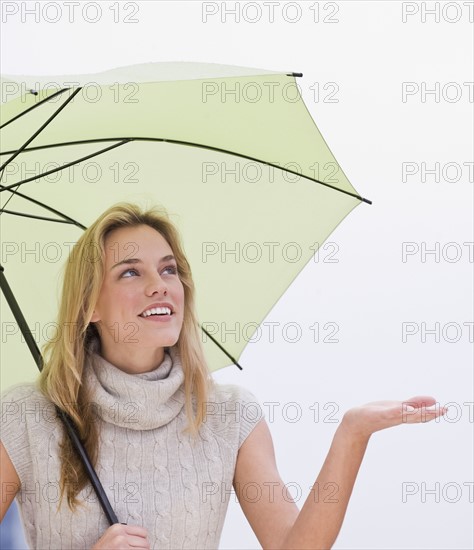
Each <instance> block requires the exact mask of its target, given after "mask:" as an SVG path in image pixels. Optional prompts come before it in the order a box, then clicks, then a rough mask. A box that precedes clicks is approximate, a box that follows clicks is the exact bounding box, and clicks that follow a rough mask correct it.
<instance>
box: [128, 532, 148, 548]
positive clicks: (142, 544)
mask: <svg viewBox="0 0 474 550" xmlns="http://www.w3.org/2000/svg"><path fill="white" fill-rule="evenodd" d="M127 542H128V545H129V546H130V547H131V548H144V549H145V550H149V548H150V544H149V543H148V540H147V539H146V538H145V537H136V536H134V535H132V536H130V537H128V538H127Z"/></svg>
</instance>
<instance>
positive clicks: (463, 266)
mask: <svg viewBox="0 0 474 550" xmlns="http://www.w3.org/2000/svg"><path fill="white" fill-rule="evenodd" d="M76 3H77V4H78V6H76V7H75V8H74V13H73V15H70V14H71V13H72V9H73V7H72V6H69V7H68V4H72V3H71V2H41V3H39V2H38V3H37V4H38V7H36V8H35V3H33V2H26V3H24V2H6V1H4V2H2V38H1V71H2V73H7V74H14V73H17V74H49V75H54V74H68V73H71V74H81V73H92V72H100V71H103V70H106V69H109V68H113V67H117V66H122V65H128V64H133V63H141V62H149V61H199V62H211V63H221V64H233V65H241V66H249V67H258V68H263V69H276V70H284V71H298V72H299V71H301V72H303V74H304V76H303V78H301V79H299V80H298V82H299V83H300V85H301V88H302V93H303V96H304V98H305V101H306V103H307V106H308V109H309V110H310V112H311V114H312V116H313V118H314V119H315V121H316V123H317V124H318V126H319V128H320V130H321V132H322V134H323V135H324V137H325V139H326V141H327V142H328V144H329V146H330V148H331V149H332V151H333V153H334V154H335V156H336V158H337V160H338V162H339V164H340V165H341V166H342V168H343V169H344V171H345V173H346V174H347V176H348V177H349V179H350V180H351V182H352V183H353V185H354V186H355V187H356V189H357V191H358V192H359V193H360V194H361V195H362V196H364V197H367V198H369V199H371V200H372V201H373V205H372V206H369V205H366V204H361V205H360V206H359V207H358V208H356V209H355V210H354V212H353V213H352V214H351V215H349V216H348V218H346V219H345V220H344V221H343V222H342V223H341V225H340V226H339V227H338V228H337V229H336V230H335V231H334V233H333V234H332V235H331V236H330V237H329V239H328V242H330V243H334V244H332V245H330V246H328V248H326V249H323V250H321V251H320V252H319V255H318V256H317V257H316V258H315V259H316V260H318V261H315V262H311V263H310V264H308V265H307V266H306V268H305V269H304V270H303V272H302V273H301V274H300V276H299V277H298V278H297V279H296V281H295V282H294V284H293V285H292V287H291V288H290V289H289V290H288V292H287V293H286V295H285V296H284V297H283V298H282V299H281V300H280V302H279V303H278V304H277V305H276V306H275V307H274V308H273V310H272V312H271V314H270V315H269V316H268V317H267V319H266V322H267V323H269V322H275V323H279V325H276V327H277V328H276V330H275V338H274V340H273V341H270V337H269V330H268V326H269V325H268V324H267V325H264V327H265V326H266V327H267V329H266V331H265V330H264V331H263V333H262V338H261V339H260V341H258V342H256V343H253V344H249V345H248V346H247V348H246V350H245V352H244V354H243V355H242V357H241V361H240V363H241V364H242V365H243V366H244V371H243V372H239V371H238V370H237V369H236V368H235V367H233V368H232V367H229V368H227V369H224V370H223V371H221V372H218V373H216V379H217V380H218V381H221V382H229V383H238V384H241V385H243V386H246V387H247V388H249V389H250V390H251V391H252V392H254V393H255V395H256V396H257V397H258V399H259V400H260V402H261V404H262V405H263V404H264V403H269V402H273V403H277V404H276V405H274V418H270V415H269V413H270V406H269V405H263V406H264V410H265V411H266V413H267V421H268V422H269V426H270V429H271V432H272V435H273V439H274V445H275V451H276V456H277V463H278V466H279V470H280V473H281V476H282V478H283V479H284V480H285V482H287V483H288V484H290V485H291V487H292V488H291V489H290V492H292V493H293V495H294V496H295V497H296V498H298V505H299V506H300V507H301V506H302V505H303V503H304V500H305V498H306V496H307V494H308V492H309V487H310V486H311V485H312V483H313V482H314V480H315V479H316V476H317V474H318V472H319V469H320V468H321V465H322V463H323V461H324V458H325V456H326V453H327V451H328V449H329V446H330V443H331V439H332V436H333V435H334V432H335V430H336V428H337V426H338V423H339V422H340V421H341V419H342V415H343V413H344V411H346V410H347V409H348V408H350V407H353V406H356V405H359V404H363V403H365V402H368V401H373V400H379V399H400V400H406V399H408V398H410V397H411V396H414V395H420V394H421V395H432V396H434V397H435V398H436V399H437V401H438V402H439V403H440V404H441V405H445V404H448V403H450V404H451V406H450V412H449V417H450V421H447V420H445V419H443V420H441V421H439V422H437V423H435V422H432V423H430V424H426V425H416V426H414V425H410V426H408V425H402V426H399V427H397V428H393V429H391V430H386V431H384V432H379V433H376V434H374V436H373V437H372V439H371V441H370V444H369V447H368V450H367V453H366V456H365V459H364V462H363V464H362V467H361V469H360V473H359V476H358V479H357V482H356V485H355V488H354V492H353V495H352V498H351V501H350V504H349V508H348V512H347V515H346V519H345V522H344V524H343V527H342V530H341V532H340V535H339V538H338V540H337V542H336V544H335V546H334V548H339V549H368V548H373V549H375V548H377V549H402V548H403V549H414V548H417V549H418V548H419V549H469V548H473V546H474V540H473V524H472V516H471V514H472V502H473V493H474V489H473V481H474V474H473V414H474V411H473V405H472V402H473V401H474V399H473V377H472V358H473V357H472V356H473V354H472V349H473V347H472V341H473V336H472V334H473V332H472V331H473V329H472V321H473V306H472V303H473V295H472V294H473V293H472V281H471V277H472V271H473V270H472V267H473V250H472V242H473V240H474V239H473V229H472V218H473V216H472V206H473V197H472V184H473V172H472V170H473V168H472V162H473V156H472V149H473V124H472V112H473V89H472V86H473V84H472V82H473V80H474V78H473V70H472V67H473V59H472V57H473V55H472V52H473V49H472V47H473V27H472V12H473V10H474V8H473V5H472V2H457V3H456V2H437V3H435V2H418V3H414V2H405V3H404V2H398V1H393V2H357V1H354V2H348V1H339V2H319V3H318V2H274V3H273V9H274V13H273V17H271V16H270V15H271V14H270V6H269V3H268V2H267V3H265V2H263V3H259V4H258V6H257V4H256V3H255V2H240V3H237V5H236V4H235V2H228V3H227V4H224V3H221V2H215V3H213V2H208V3H201V2H180V1H175V2H157V1H147V2H121V3H117V2H115V3H113V2H101V3H100V11H101V13H99V12H98V10H97V4H96V3H94V2H85V3H84V2H80V3H79V2H76ZM436 4H437V5H438V8H437V9H438V11H439V18H438V16H437V15H436V14H434V13H429V12H428V13H426V11H425V10H432V9H434V8H436ZM318 5H319V6H318ZM206 6H207V7H206ZM15 7H16V8H18V11H17V13H13V12H14V11H15ZM235 7H236V8H237V13H238V16H239V21H236V18H237V16H236V15H235V13H234V14H232V13H230V12H229V11H227V10H230V9H233V8H235ZM25 9H26V10H31V9H33V10H36V15H35V12H33V14H30V15H28V14H27V13H26V12H25ZM317 9H319V22H316V21H315V17H316V14H317V11H316V10H317ZM205 10H208V16H207V19H205V17H204V15H203V13H204V11H205ZM213 12H215V13H213ZM259 12H260V13H259ZM408 12H410V13H411V12H414V13H412V14H411V15H410V14H408ZM404 13H405V16H404ZM69 17H71V19H72V21H69ZM94 19H96V22H92V21H93V20H94ZM114 19H115V21H114ZM125 19H129V20H130V22H128V23H127V22H125V21H124V20H125ZM271 19H273V20H271ZM404 19H405V21H404ZM437 19H439V20H438V21H437ZM133 21H136V22H133ZM403 82H410V83H413V84H412V85H411V87H412V89H413V90H415V92H414V93H413V94H412V95H408V96H406V97H405V98H403V95H402V91H403ZM316 83H319V92H320V93H319V97H318V96H317V95H316ZM328 83H335V84H328ZM448 83H450V84H448ZM464 83H471V84H464ZM447 84H448V85H447ZM446 85H447V86H446ZM325 86H326V88H325ZM436 86H438V87H439V95H438V96H436V94H434V93H431V94H427V95H423V94H422V91H423V90H426V89H431V90H433V89H436ZM335 87H336V88H337V93H336V94H335V95H333V96H332V97H328V96H329V92H330V91H331V90H334V89H335ZM416 90H418V91H416ZM458 92H459V95H458V96H456V94H457V93H458ZM335 100H336V101H335ZM403 163H412V164H411V165H410V166H411V167H412V168H413V170H414V171H417V172H416V173H415V174H413V175H409V176H406V177H404V175H403ZM422 163H425V165H424V166H426V168H427V169H433V168H434V167H435V163H439V170H440V175H439V178H436V176H435V175H433V174H432V173H428V174H422V173H421V169H422ZM467 163H471V164H470V166H471V167H470V171H469V165H468V164H467ZM404 179H405V181H403V180H404ZM436 179H438V180H439V181H436ZM423 180H424V181H423ZM282 223H284V220H282ZM403 243H412V244H410V245H407V244H405V245H404V244H403ZM449 243H451V244H449ZM463 243H467V244H463ZM469 243H470V244H469ZM407 246H409V247H410V250H412V251H413V253H412V254H409V255H407V256H406V257H405V258H404V257H403V250H404V247H405V248H406V247H407ZM436 247H439V253H438V254H434V253H432V254H426V255H425V254H423V251H424V250H426V249H430V250H433V249H436ZM333 251H336V252H335V254H334V255H331V252H333ZM336 260H337V261H336ZM289 322H291V323H298V325H299V326H300V328H301V338H300V340H299V341H298V342H292V341H290V340H292V339H293V337H294V335H295V331H294V330H290V329H288V332H286V333H285V332H284V331H283V330H282V328H283V326H284V325H285V324H286V323H289ZM314 323H319V328H320V341H319V343H316V342H314V333H313V332H312V331H311V330H310V329H309V327H310V326H312V325H314ZM326 323H335V324H336V326H337V333H336V334H335V335H333V336H332V338H331V337H330V334H331V331H330V330H328V328H326V329H325V328H324V325H325V324H326ZM404 323H411V325H409V326H410V327H411V329H412V330H413V332H414V334H411V335H408V336H406V337H405V338H403V332H402V331H403V327H404V326H405V327H407V325H404ZM437 323H438V325H436V324H437ZM437 326H438V327H439V338H437V336H436V334H433V333H427V334H425V333H423V329H424V328H426V329H428V330H429V329H435V328H436V327H437ZM331 339H332V340H337V341H335V342H328V341H324V340H331ZM403 340H405V341H403ZM436 340H439V341H436ZM289 403H295V404H296V405H288V404H289ZM310 407H312V408H310ZM318 407H319V421H315V420H318V419H317V418H315V409H317V408H318ZM298 413H300V414H301V417H300V418H299V419H298V420H296V421H295V415H297V414H298ZM331 420H332V422H331ZM407 484H410V485H407ZM298 487H300V488H301V490H300V491H299V492H298V489H297V488H298ZM404 487H405V490H407V489H408V488H410V489H411V490H412V492H413V494H410V495H405V497H404V496H403V489H404ZM425 489H427V490H428V491H429V490H434V492H425V491H424V490H425ZM258 547H259V545H258V541H257V540H256V538H255V536H254V535H253V532H252V530H251V529H250V527H249V525H248V523H247V522H246V520H245V518H244V516H243V514H242V512H241V510H240V507H239V505H238V504H237V503H235V498H234V497H232V498H231V503H230V506H229V512H228V516H227V520H226V524H225V528H224V532H223V535H222V539H221V548H258Z"/></svg>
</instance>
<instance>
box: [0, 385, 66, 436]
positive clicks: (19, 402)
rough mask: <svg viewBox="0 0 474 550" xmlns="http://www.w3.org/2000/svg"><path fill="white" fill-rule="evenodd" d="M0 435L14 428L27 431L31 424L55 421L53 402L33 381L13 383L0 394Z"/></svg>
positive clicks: (48, 423) (40, 424)
mask: <svg viewBox="0 0 474 550" xmlns="http://www.w3.org/2000/svg"><path fill="white" fill-rule="evenodd" d="M1 402H2V406H1V416H0V425H1V437H2V439H3V438H4V436H6V434H7V433H8V432H9V431H10V430H12V429H14V430H19V429H20V430H22V431H27V430H28V429H29V428H30V427H31V426H32V425H34V426H35V428H40V427H41V426H42V425H49V426H51V425H53V424H55V422H56V419H57V417H56V409H55V407H54V404H53V403H52V402H51V401H50V400H49V399H48V398H47V397H45V396H44V395H43V394H42V393H41V391H40V390H39V388H38V387H37V386H36V384H34V383H29V384H21V385H15V386H12V387H11V388H8V389H7V390H5V391H4V392H2V394H1Z"/></svg>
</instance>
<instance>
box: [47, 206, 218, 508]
mask: <svg viewBox="0 0 474 550" xmlns="http://www.w3.org/2000/svg"><path fill="white" fill-rule="evenodd" d="M139 225H148V226H150V227H152V228H153V229H155V230H156V231H158V232H159V233H160V234H161V235H162V236H163V237H164V238H165V240H166V241H167V243H168V244H169V246H170V247H171V249H172V251H173V254H174V256H175V258H176V263H177V267H178V276H179V278H180V280H181V282H182V284H183V287H184V305H185V308H184V318H183V326H182V329H181V332H180V335H179V338H178V341H177V343H176V344H175V345H176V347H177V349H178V352H179V356H180V358H181V363H182V367H183V371H184V375H185V378H184V390H185V395H186V401H185V411H186V415H187V419H188V426H187V428H186V430H187V431H189V432H190V433H191V434H192V435H193V436H196V435H197V433H198V431H199V428H200V426H201V424H202V423H203V422H204V421H205V406H204V405H205V403H206V402H207V400H208V396H209V392H210V391H211V389H212V387H213V381H212V378H211V376H210V373H209V369H208V367H207V363H206V359H205V356H204V351H203V347H202V343H201V339H200V328H199V324H198V320H197V314H196V311H195V288H194V282H193V278H192V274H191V267H190V265H189V263H188V261H187V259H186V256H185V254H184V251H183V246H182V244H181V237H180V235H179V232H178V230H177V229H176V227H175V226H174V224H173V222H172V221H171V220H170V218H169V215H168V214H167V212H166V210H164V209H161V208H158V207H153V208H149V209H147V210H142V209H141V208H140V207H139V206H137V205H135V204H131V203H125V202H122V203H118V204H115V205H114V206H112V207H110V208H109V209H108V210H106V211H105V212H104V213H103V214H102V215H101V216H100V217H99V218H98V219H97V220H96V221H95V222H94V223H93V224H92V225H91V226H90V227H89V228H88V229H87V230H86V231H85V232H84V234H83V235H82V236H81V238H80V239H79V240H78V242H77V243H76V244H75V246H74V248H73V249H72V251H71V253H70V256H69V259H68V262H67V264H66V266H65V271H64V279H63V288H62V297H61V301H60V307H59V314H58V320H57V324H56V326H57V330H56V333H55V334H54V335H53V337H52V338H51V340H50V341H48V342H47V343H46V344H45V346H44V347H43V350H42V351H43V357H44V367H43V370H42V371H41V373H40V376H39V379H38V386H39V389H40V391H41V392H42V393H43V394H44V395H45V396H46V397H47V398H48V399H49V400H50V401H52V402H53V403H54V404H55V405H57V406H58V407H60V408H61V409H63V410H64V411H65V412H66V413H67V414H68V415H69V416H70V417H71V418H72V420H73V421H74V423H75V425H76V428H77V431H78V434H79V437H80V438H81V440H82V442H83V443H84V447H85V449H86V451H87V454H88V455H89V457H90V459H91V462H92V465H93V466H95V465H96V463H97V458H98V457H97V449H98V437H99V433H98V428H97V424H98V423H97V422H95V420H96V418H95V416H94V408H93V407H91V406H89V398H88V395H87V388H86V385H85V384H83V378H84V370H85V365H86V363H87V361H88V360H89V357H90V355H91V354H92V349H93V347H94V343H95V342H96V340H97V338H98V337H99V334H98V332H97V328H96V327H95V324H94V323H90V322H89V321H90V319H91V317H92V313H93V310H94V307H95V304H96V302H97V299H98V297H99V294H100V290H101V287H102V282H103V278H104V264H105V239H106V237H107V235H108V234H109V233H110V232H111V231H113V230H114V229H118V228H121V227H136V226H139ZM91 252H92V253H93V259H94V261H91ZM193 397H194V398H195V400H196V405H197V406H196V410H194V409H193ZM60 449H61V452H60V459H61V480H60V488H61V498H60V503H61V501H62V499H63V496H64V494H65V493H66V495H67V502H68V505H69V507H70V508H71V510H73V511H74V509H75V507H76V506H77V505H80V504H82V503H81V502H80V501H79V500H78V499H77V495H78V493H79V492H80V491H81V489H83V488H84V487H85V486H86V484H87V482H88V477H87V474H86V472H85V470H84V467H83V465H82V462H81V460H80V459H79V456H78V455H77V453H76V451H75V450H74V448H73V446H72V444H71V442H70V439H69V436H67V434H66V432H65V431H64V430H63V441H62V443H61V445H60Z"/></svg>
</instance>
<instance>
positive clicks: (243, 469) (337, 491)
mask: <svg viewBox="0 0 474 550" xmlns="http://www.w3.org/2000/svg"><path fill="white" fill-rule="evenodd" d="M407 403H410V405H412V407H411V410H410V408H409V407H408V406H407V405H406V404H407ZM434 403H435V400H434V398H432V397H424V396H417V397H413V398H411V399H409V400H408V401H406V402H401V401H377V402H374V403H368V404H367V405H363V406H361V407H355V408H353V409H350V410H349V411H348V412H346V414H345V415H344V418H343V420H342V422H341V425H340V426H339V427H338V429H337V430H336V433H335V435H334V439H333V441H332V444H331V448H330V449H329V453H328V455H327V457H326V460H325V462H324V464H323V467H322V469H321V472H320V474H319V476H318V477H317V479H316V483H315V484H314V486H313V489H312V490H311V492H310V494H309V496H308V498H307V499H306V502H305V503H304V506H303V508H302V509H301V511H300V512H299V511H298V508H297V506H296V504H295V503H294V502H291V501H290V499H289V495H288V494H287V493H286V492H285V490H284V484H283V482H282V481H281V478H280V475H279V474H278V470H277V468H276V464H275V455H274V450H273V443H272V439H271V435H270V431H269V429H268V426H267V425H266V422H265V421H264V420H262V421H261V422H260V423H259V424H258V425H257V426H256V428H255V429H254V430H253V431H252V432H251V434H250V435H249V436H248V437H247V439H246V440H245V441H244V443H243V445H242V446H241V448H240V450H239V454H238V456H237V465H236V470H235V477H234V487H235V491H236V493H237V496H238V497H239V502H240V505H241V507H242V510H243V512H244V514H245V516H246V517H247V519H248V521H249V523H250V525H251V527H252V529H253V531H254V532H255V534H256V536H257V538H258V540H259V542H260V544H261V545H262V547H263V548H272V549H276V548H282V549H283V548H284V549H290V548H294V549H302V550H303V549H311V550H319V549H327V548H331V547H332V545H333V544H334V541H335V540H336V538H337V536H338V534H339V531H340V529H341V526H342V522H343V520H344V516H345V513H346V509H347V505H348V503H349V499H350V496H351V493H352V489H353V487H354V483H355V480H356V477H357V473H358V471H359V468H360V464H361V462H362V459H363V457H364V453H365V450H366V448H367V444H368V442H369V439H370V436H371V434H372V433H374V432H376V431H378V430H382V429H385V428H389V427H392V426H397V425H399V424H402V423H419V422H428V421H430V420H433V419H435V418H437V417H438V416H440V415H442V414H444V413H445V409H443V410H436V409H434V410H429V409H427V407H430V406H432V405H434ZM245 487H247V488H249V487H254V488H255V489H257V488H260V493H259V495H256V494H255V493H250V492H249V491H248V489H247V490H244V488H245ZM272 487H273V488H274V490H273V492H270V488H272ZM258 496H259V498H257V497H258Z"/></svg>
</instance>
